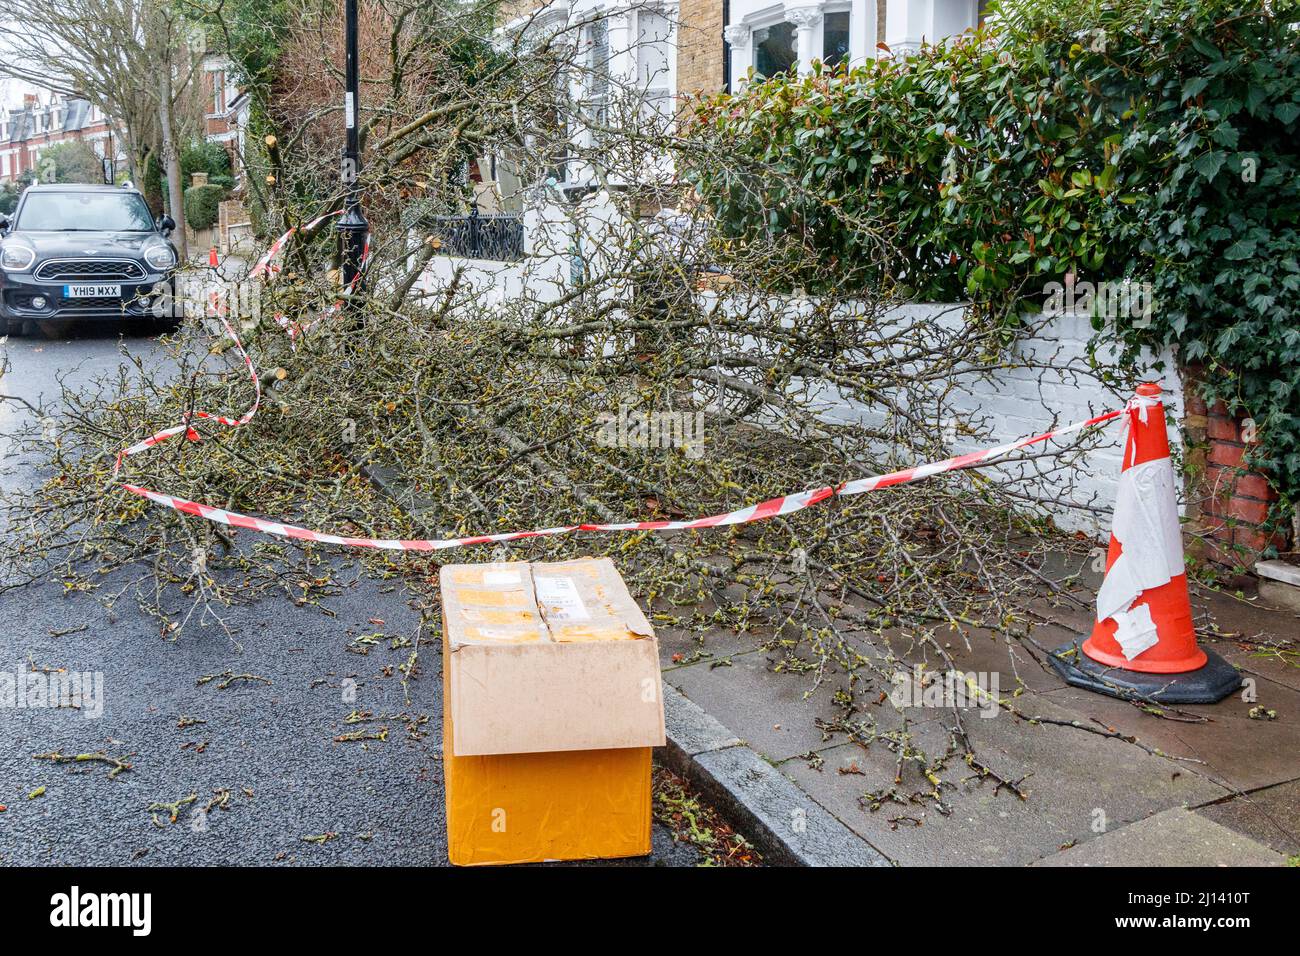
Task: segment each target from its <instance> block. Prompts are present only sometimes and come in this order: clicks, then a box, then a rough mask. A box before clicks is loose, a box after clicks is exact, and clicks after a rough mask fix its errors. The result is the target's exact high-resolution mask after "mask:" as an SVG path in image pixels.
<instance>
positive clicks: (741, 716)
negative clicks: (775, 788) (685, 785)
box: [664, 651, 896, 761]
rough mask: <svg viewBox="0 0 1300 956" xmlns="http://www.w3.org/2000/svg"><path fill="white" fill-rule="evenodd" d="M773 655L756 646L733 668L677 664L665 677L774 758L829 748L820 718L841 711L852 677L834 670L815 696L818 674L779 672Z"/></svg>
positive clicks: (733, 660)
mask: <svg viewBox="0 0 1300 956" xmlns="http://www.w3.org/2000/svg"><path fill="white" fill-rule="evenodd" d="M769 657H773V658H774V657H775V655H774V654H772V653H770V652H767V651H754V652H751V653H746V654H737V655H735V656H733V657H731V658H730V660H731V666H729V667H712V666H710V664H707V663H702V664H693V665H691V666H690V667H675V668H671V669H669V670H666V671H664V680H665V681H666V682H667V683H668V684H671V685H672V686H673V687H676V688H677V689H678V690H680V691H681V692H682V693H683V694H685V695H686V696H687V697H689V698H690V699H691V700H693V701H695V703H696V704H698V705H699V706H700V707H702V708H703V709H704V710H706V711H708V712H709V713H710V714H712V715H713V716H714V717H716V718H717V719H718V720H719V721H720V722H721V723H722V724H724V725H725V726H727V727H729V728H730V729H731V730H732V731H733V732H734V733H735V734H736V735H737V736H739V737H740V738H741V739H742V740H744V741H745V742H746V743H748V744H749V745H750V746H752V747H754V749H756V750H757V751H759V753H761V754H763V755H764V756H765V757H767V758H768V759H770V760H773V761H778V760H783V759H785V758H787V757H792V756H794V755H795V754H800V753H804V752H806V751H809V750H813V749H815V748H818V747H824V746H825V745H826V743H827V740H826V738H825V736H824V735H823V733H822V732H821V731H820V730H818V729H817V727H816V725H815V723H814V721H815V720H816V719H817V718H819V717H820V718H824V719H833V718H835V717H837V716H838V715H839V714H840V713H841V708H839V707H838V706H836V705H835V703H834V702H833V701H832V700H831V697H832V694H833V693H834V691H835V689H836V688H837V687H840V686H843V685H844V683H845V682H846V680H847V678H846V677H845V675H843V674H838V673H836V674H831V675H830V676H829V678H828V679H827V680H826V681H825V682H824V683H823V686H822V687H821V688H820V689H819V690H818V692H817V693H816V694H815V695H813V696H812V697H810V698H805V696H804V694H805V691H807V690H808V689H809V688H810V687H811V686H812V684H813V678H812V676H811V675H807V674H784V673H780V674H778V673H774V672H773V671H772V670H771V669H770V665H769V662H768V658H769ZM880 710H881V712H882V713H884V714H886V719H888V717H889V716H890V715H891V714H894V713H896V712H894V711H893V708H892V707H889V706H886V707H884V708H880Z"/></svg>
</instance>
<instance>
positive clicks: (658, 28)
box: [636, 10, 674, 117]
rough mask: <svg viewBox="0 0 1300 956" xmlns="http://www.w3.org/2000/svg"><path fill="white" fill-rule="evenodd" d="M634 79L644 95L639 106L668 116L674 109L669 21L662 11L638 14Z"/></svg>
mask: <svg viewBox="0 0 1300 956" xmlns="http://www.w3.org/2000/svg"><path fill="white" fill-rule="evenodd" d="M636 22H637V45H636V58H637V79H638V86H639V87H640V91H641V94H642V95H643V96H644V100H643V105H642V109H643V111H646V112H648V113H649V114H650V116H651V117H654V116H655V115H658V116H661V117H671V116H672V111H673V106H672V104H673V68H672V63H673V55H674V50H673V47H672V38H673V37H672V30H673V28H672V23H671V21H670V20H669V19H668V18H667V17H666V16H664V15H663V14H662V13H656V12H654V11H652V10H642V11H640V12H638V13H637V18H636Z"/></svg>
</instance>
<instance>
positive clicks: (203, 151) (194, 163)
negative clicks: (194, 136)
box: [180, 141, 230, 183]
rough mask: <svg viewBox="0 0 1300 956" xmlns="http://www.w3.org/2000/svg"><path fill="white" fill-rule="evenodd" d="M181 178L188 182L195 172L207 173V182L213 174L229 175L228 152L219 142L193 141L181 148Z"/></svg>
mask: <svg viewBox="0 0 1300 956" xmlns="http://www.w3.org/2000/svg"><path fill="white" fill-rule="evenodd" d="M180 160H181V179H182V180H183V181H184V182H187V183H188V182H190V181H191V177H192V176H193V175H194V174H195V173H207V174H208V177H209V182H211V180H212V177H214V176H229V175H230V154H229V153H228V152H226V149H225V147H224V146H222V145H221V144H220V143H209V142H206V141H194V142H190V143H187V144H186V145H185V146H184V147H183V148H182V149H181V156H180Z"/></svg>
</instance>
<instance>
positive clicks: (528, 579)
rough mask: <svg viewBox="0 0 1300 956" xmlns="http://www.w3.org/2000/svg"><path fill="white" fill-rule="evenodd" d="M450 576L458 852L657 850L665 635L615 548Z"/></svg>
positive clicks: (446, 712) (451, 739) (447, 711)
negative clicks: (633, 589) (600, 554)
mask: <svg viewBox="0 0 1300 956" xmlns="http://www.w3.org/2000/svg"><path fill="white" fill-rule="evenodd" d="M440 578H441V583H442V608H443V768H444V777H445V782H446V793H447V836H448V840H447V843H448V854H449V856H450V858H451V862H452V863H455V864H458V865H475V864H485V863H531V862H540V861H542V860H576V859H591V858H603V857H618V856H639V855H644V854H646V853H649V852H650V751H651V748H652V747H657V746H661V745H662V744H663V742H664V716H663V695H662V693H661V690H660V674H659V647H658V642H657V641H656V640H655V636H654V631H653V630H652V629H651V627H650V624H649V622H648V621H647V620H646V619H645V615H644V614H642V613H641V609H640V608H639V607H637V604H636V602H635V601H634V600H632V596H631V595H630V594H629V593H628V591H627V587H626V585H624V583H623V579H622V578H621V577H620V576H619V573H618V571H617V570H616V569H615V567H614V564H613V562H611V561H610V560H609V559H608V558H601V559H591V558H584V559H581V560H577V561H564V562H558V563H552V564H528V563H526V562H512V563H507V564H471V565H448V566H446V567H444V568H443V569H442V571H441V573H440Z"/></svg>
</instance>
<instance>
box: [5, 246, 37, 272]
mask: <svg viewBox="0 0 1300 956" xmlns="http://www.w3.org/2000/svg"><path fill="white" fill-rule="evenodd" d="M35 261H36V250H35V249H33V248H32V247H31V246H24V245H21V244H19V243H14V244H13V245H9V246H5V247H4V252H0V266H3V267H4V268H6V269H13V270H14V271H15V272H22V271H23V270H24V269H28V268H30V267H31V264H32V263H33V262H35Z"/></svg>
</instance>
